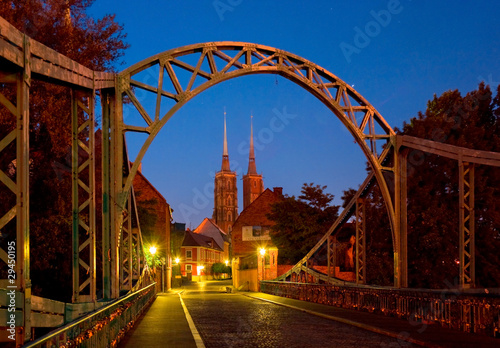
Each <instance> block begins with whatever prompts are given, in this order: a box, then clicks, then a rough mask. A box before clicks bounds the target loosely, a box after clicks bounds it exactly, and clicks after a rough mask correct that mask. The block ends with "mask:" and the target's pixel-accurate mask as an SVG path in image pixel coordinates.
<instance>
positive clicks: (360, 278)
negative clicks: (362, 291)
mask: <svg viewBox="0 0 500 348" xmlns="http://www.w3.org/2000/svg"><path fill="white" fill-rule="evenodd" d="M365 246H366V208H365V199H364V198H358V199H357V200H356V283H357V284H365V283H366V249H365Z"/></svg>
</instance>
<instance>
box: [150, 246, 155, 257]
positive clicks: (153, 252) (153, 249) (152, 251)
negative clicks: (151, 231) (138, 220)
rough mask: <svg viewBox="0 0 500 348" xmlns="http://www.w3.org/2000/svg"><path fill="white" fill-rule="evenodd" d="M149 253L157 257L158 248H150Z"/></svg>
mask: <svg viewBox="0 0 500 348" xmlns="http://www.w3.org/2000/svg"><path fill="white" fill-rule="evenodd" d="M149 252H150V253H151V255H153V256H154V255H155V254H156V247H155V246H154V245H152V246H151V247H150V248H149Z"/></svg>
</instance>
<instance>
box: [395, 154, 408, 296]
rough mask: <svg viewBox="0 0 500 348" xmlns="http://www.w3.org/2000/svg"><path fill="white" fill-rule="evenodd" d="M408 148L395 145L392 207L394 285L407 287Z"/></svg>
mask: <svg viewBox="0 0 500 348" xmlns="http://www.w3.org/2000/svg"><path fill="white" fill-rule="evenodd" d="M408 152H409V150H408V149H401V148H400V146H398V145H397V146H396V147H395V154H394V162H395V163H394V168H395V171H394V209H395V215H396V228H395V234H396V238H395V240H394V244H395V250H396V251H397V255H396V252H395V260H394V286H395V287H398V288H406V287H408V223H407V221H408V212H407V204H408V202H407V201H408V199H407V198H408V197H407V196H408V188H407V175H408V173H407V172H408V170H407V158H408Z"/></svg>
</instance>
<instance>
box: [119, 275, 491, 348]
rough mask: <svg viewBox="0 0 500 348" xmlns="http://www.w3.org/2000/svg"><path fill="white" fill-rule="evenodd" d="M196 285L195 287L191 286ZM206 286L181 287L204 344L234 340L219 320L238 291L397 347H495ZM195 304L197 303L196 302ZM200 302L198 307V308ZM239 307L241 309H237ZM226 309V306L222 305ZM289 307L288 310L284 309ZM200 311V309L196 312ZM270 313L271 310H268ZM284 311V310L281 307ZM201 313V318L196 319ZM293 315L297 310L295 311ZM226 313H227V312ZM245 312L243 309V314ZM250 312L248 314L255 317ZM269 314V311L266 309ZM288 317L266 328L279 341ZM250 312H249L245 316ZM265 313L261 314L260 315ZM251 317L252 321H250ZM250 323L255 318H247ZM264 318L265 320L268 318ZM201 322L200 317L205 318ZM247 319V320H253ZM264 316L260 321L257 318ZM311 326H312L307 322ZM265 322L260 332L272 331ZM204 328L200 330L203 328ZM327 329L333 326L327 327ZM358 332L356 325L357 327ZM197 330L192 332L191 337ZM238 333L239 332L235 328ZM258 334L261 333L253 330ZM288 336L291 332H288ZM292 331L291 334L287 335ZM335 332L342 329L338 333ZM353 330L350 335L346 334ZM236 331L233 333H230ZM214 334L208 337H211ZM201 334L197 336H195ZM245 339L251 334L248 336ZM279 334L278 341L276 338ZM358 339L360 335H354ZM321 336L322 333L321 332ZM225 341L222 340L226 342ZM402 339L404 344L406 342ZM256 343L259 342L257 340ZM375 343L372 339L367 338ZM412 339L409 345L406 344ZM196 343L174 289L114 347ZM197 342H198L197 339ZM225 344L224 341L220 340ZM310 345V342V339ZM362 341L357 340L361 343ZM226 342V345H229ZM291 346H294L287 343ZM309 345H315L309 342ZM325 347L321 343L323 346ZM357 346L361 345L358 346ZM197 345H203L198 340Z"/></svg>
mask: <svg viewBox="0 0 500 348" xmlns="http://www.w3.org/2000/svg"><path fill="white" fill-rule="evenodd" d="M196 287H200V288H199V289H196ZM209 288H210V287H206V286H205V285H203V286H201V285H200V284H198V285H193V289H189V288H187V289H185V291H184V293H183V296H182V297H183V298H185V300H184V301H186V305H187V308H188V309H189V312H191V311H192V310H193V311H194V312H193V313H192V314H191V315H193V320H194V323H197V325H201V327H199V328H198V329H199V330H201V331H200V334H201V336H202V337H204V339H208V341H207V342H204V343H205V345H206V346H207V347H221V346H224V344H222V343H224V342H225V341H224V342H212V341H213V339H214V337H218V339H220V338H221V337H223V338H224V337H226V336H227V337H226V339H227V338H231V337H232V338H231V342H233V343H236V341H237V338H238V337H236V336H237V333H235V332H219V331H221V330H222V331H227V330H228V329H229V328H230V327H231V326H230V325H229V326H228V325H227V324H226V325H225V326H224V325H221V321H222V322H227V321H228V320H229V321H234V320H236V319H234V318H233V319H229V318H225V319H224V318H223V317H224V315H225V314H224V313H225V312H224V308H225V307H224V306H226V307H227V306H228V301H229V302H230V303H231V306H232V307H234V308H233V310H234V311H233V312H232V313H233V314H238V315H240V314H241V315H246V314H245V313H246V312H245V308H243V307H244V306H243V305H245V304H247V305H249V304H248V303H247V302H246V301H243V298H244V297H243V295H244V296H245V297H247V298H248V297H250V298H254V299H259V300H264V301H268V302H272V303H275V304H277V305H282V306H288V307H291V308H295V309H297V310H300V311H302V312H306V313H310V314H313V315H316V316H321V317H323V318H328V319H332V320H335V321H337V322H341V323H346V324H349V325H353V326H355V327H357V328H360V329H365V330H368V331H371V332H375V333H378V334H382V335H385V336H389V337H392V339H395V341H396V342H398V343H399V345H400V346H414V345H421V346H425V347H474V348H476V347H498V346H499V345H500V339H495V338H492V337H486V336H480V335H471V334H466V333H462V332H458V331H455V330H450V329H446V328H442V327H437V326H436V325H431V324H423V323H415V322H409V321H407V320H402V319H397V318H391V317H385V316H382V315H377V314H371V313H365V312H359V311H354V310H349V309H342V308H336V307H331V306H326V305H321V304H316V303H311V302H305V301H299V300H293V299H288V298H283V297H279V296H273V295H269V294H264V293H251V292H249V293H239V294H237V295H235V294H232V295H231V294H222V293H220V292H219V291H207V290H209ZM198 302H200V303H201V304H200V303H198ZM200 306H201V307H200ZM241 306H243V307H241ZM254 307H255V305H252V308H253V309H252V310H251V311H250V314H252V313H253V312H254V311H255V308H254ZM257 307H258V308H259V311H260V312H259V313H260V315H263V314H262V313H263V312H262V311H263V307H261V306H257ZM226 309H227V308H226ZM289 310H290V309H288V311H289ZM200 311H201V312H200ZM273 311H274V310H273ZM283 311H286V309H283ZM200 313H202V314H201V317H200ZM297 313H298V312H297ZM226 314H227V313H226ZM247 314H248V313H247ZM254 314H255V313H253V314H252V315H254ZM268 314H269V313H268ZM287 315H288V316H289V317H288V319H289V324H290V325H288V324H286V325H284V326H280V327H279V328H274V329H278V331H280V332H269V333H268V334H270V335H271V336H273V337H275V338H276V339H278V340H279V341H281V340H282V339H284V336H283V335H287V332H288V330H289V328H287V327H288V326H294V325H297V324H300V323H299V322H294V320H295V319H294V318H295V317H297V316H295V315H293V314H292V313H288V314H287ZM250 316H251V315H250ZM264 316H265V315H264ZM205 317H207V318H209V319H210V320H209V324H210V325H208V324H207V323H206V322H205V321H206V320H205V319H206V318H205ZM252 318H253V319H252ZM252 318H250V319H252V320H253V321H255V320H257V318H255V317H252ZM267 319H269V318H267ZM204 320H205V321H204ZM252 320H251V321H252ZM262 320H264V319H262ZM306 321H307V322H302V325H305V328H304V329H305V330H306V332H307V333H306V334H305V335H307V336H309V335H311V336H309V337H311V338H313V337H314V336H315V335H322V334H323V333H322V332H323V331H321V327H318V328H316V329H314V328H312V327H311V325H312V322H313V320H306ZM309 324H311V325H309ZM207 325H208V326H209V327H210V328H209V331H210V334H209V335H207V332H206V329H207V327H205V326H207ZM334 326H335V325H332V326H330V325H328V327H330V328H333V327H334ZM294 327H295V326H294ZM274 329H273V327H272V326H271V325H270V326H269V327H267V328H266V329H265V330H267V331H269V330H271V331H272V330H274ZM203 330H205V331H203ZM330 330H332V329H330ZM356 330H359V329H356ZM356 330H355V332H357V333H356V335H361V336H367V337H371V335H373V334H372V333H368V332H367V333H366V335H364V334H363V332H364V331H363V330H360V331H356ZM334 331H335V330H334ZM196 334H197V333H195V335H196ZM240 334H242V333H241V332H240ZM254 334H255V335H257V336H259V335H262V334H263V332H261V333H254ZM288 334H290V332H288ZM292 334H293V333H292ZM338 334H339V335H341V334H342V333H341V332H339V333H338ZM351 334H352V333H351ZM235 335H236V336H235ZM212 336H213V337H212ZM199 337H200V336H197V338H198V339H199ZM249 337H250V336H249ZM279 337H281V339H280V338H279ZM357 337H358V339H359V340H361V338H362V337H359V336H357ZM325 339H327V338H326V336H325ZM226 341H227V340H226ZM383 341H385V339H384V338H382V336H380V342H378V344H377V345H379V344H380V345H381V346H393V344H395V343H396V342H393V343H389V344H387V343H384V342H383ZM405 341H406V342H405ZM259 342H260V341H259ZM371 342H372V343H374V342H373V341H371ZM408 342H411V343H413V344H409V343H408ZM196 343H197V341H195V339H194V338H193V333H192V331H191V328H190V325H189V322H188V320H187V319H186V315H185V312H184V310H183V307H182V304H181V300H180V297H179V295H178V294H177V292H169V293H166V294H160V295H159V296H158V298H157V299H156V301H155V302H154V303H153V304H152V306H151V307H150V308H149V310H148V311H147V312H146V313H145V314H144V316H143V317H142V318H141V319H139V320H138V322H137V323H136V325H135V327H134V328H133V329H132V330H131V331H130V332H129V333H127V335H126V336H125V337H124V338H123V339H122V341H121V342H120V344H119V347H121V348H123V347H183V348H189V347H197V344H196ZM198 343H201V342H200V341H198ZM225 343H227V342H225ZM310 343H312V341H311V342H310ZM360 343H361V342H360ZM228 346H231V345H228ZM292 346H293V345H292ZM311 346H315V345H314V344H312V345H311ZM322 346H324V345H322ZM359 346H366V345H363V344H359ZM198 347H203V343H201V344H200V345H199V346H198Z"/></svg>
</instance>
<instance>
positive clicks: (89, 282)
mask: <svg viewBox="0 0 500 348" xmlns="http://www.w3.org/2000/svg"><path fill="white" fill-rule="evenodd" d="M94 99H95V91H92V92H91V93H84V92H78V91H76V90H72V92H71V103H72V107H71V109H72V112H71V113H72V191H73V192H72V202H73V295H72V302H73V303H76V302H94V301H96V276H95V274H96V260H95V257H96V256H95V248H96V245H95V185H94V182H95V139H94V138H95V134H94V124H95V118H94ZM80 197H84V199H83V202H80V201H79V198H80ZM80 237H82V238H83V241H81V238H80Z"/></svg>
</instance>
